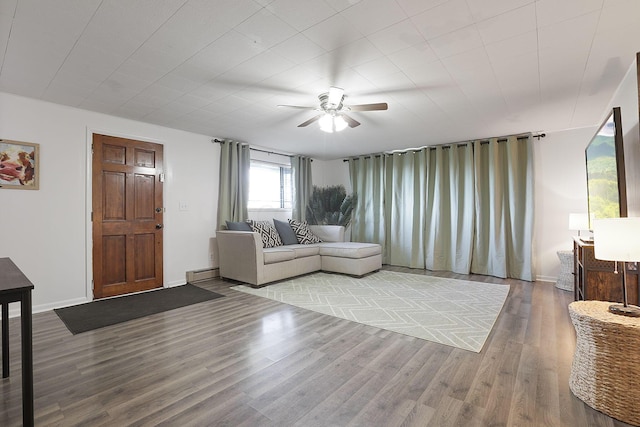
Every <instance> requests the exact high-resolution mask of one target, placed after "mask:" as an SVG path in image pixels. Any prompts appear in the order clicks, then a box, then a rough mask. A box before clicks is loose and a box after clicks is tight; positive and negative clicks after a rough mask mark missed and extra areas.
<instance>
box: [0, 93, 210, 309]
mask: <svg viewBox="0 0 640 427" xmlns="http://www.w3.org/2000/svg"><path fill="white" fill-rule="evenodd" d="M92 131H95V132H100V133H106V134H110V135H115V136H123V137H128V138H133V139H140V140H146V141H152V142H157V143H160V144H163V145H164V167H165V173H166V181H165V184H164V205H165V208H166V213H165V215H164V225H165V227H164V284H165V286H173V285H178V284H182V283H184V282H185V272H186V271H188V270H193V269H200V268H206V267H209V266H212V265H213V261H212V259H211V257H212V255H211V254H212V253H213V248H212V247H211V237H213V236H214V235H215V229H216V205H217V199H218V185H217V182H218V175H219V172H218V168H219V159H220V148H219V147H218V145H217V144H212V143H211V138H210V137H208V136H204V135H197V134H193V133H188V132H183V131H179V130H175V129H168V128H163V127H160V126H154V125H150V124H145V123H141V122H135V121H131V120H125V119H121V118H117V117H111V116H107V115H104V114H99V113H93V112H88V111H84V110H79V109H74V108H69V107H64V106H60V105H56V104H51V103H46V102H41V101H36V100H32V99H28V98H23V97H18V96H14V95H10V94H6V93H0V138H3V139H10V140H18V141H26V142H33V143H38V144H40V190H35V191H25V190H6V189H0V225H1V226H2V238H1V242H2V244H0V257H10V258H11V259H12V260H13V261H14V262H15V263H16V264H17V265H18V267H20V268H21V269H22V271H23V272H24V273H25V274H26V275H27V277H29V279H30V280H31V281H32V282H33V284H34V286H35V289H34V292H33V305H34V311H36V312H37V311H43V310H47V309H51V308H55V307H61V306H64V305H69V304H75V303H79V302H85V301H87V300H90V299H91V298H92V297H91V291H90V280H91V277H92V272H91V240H90V236H91V233H90V230H91V225H90V221H89V214H90V210H91V204H90V201H91V200H90V197H91V193H90V191H88V189H90V187H88V183H89V182H90V167H91V162H90V158H89V152H90V149H89V147H90V144H91V142H90V135H91V132H92ZM180 202H185V203H186V205H187V210H183V211H180V210H179V203H180ZM16 310H17V309H16ZM13 312H14V311H13V307H12V313H13Z"/></svg>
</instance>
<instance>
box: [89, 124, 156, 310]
mask: <svg viewBox="0 0 640 427" xmlns="http://www.w3.org/2000/svg"><path fill="white" fill-rule="evenodd" d="M162 148H163V147H162V145H160V144H154V143H150V142H143V141H135V140H132V139H124V138H116V137H113V136H106V135H98V134H94V135H93V163H92V164H93V190H92V193H93V211H92V218H93V296H94V298H104V297H110V296H114V295H122V294H128V293H132V292H139V291H145V290H149V289H154V288H159V287H162V284H163V280H162V227H163V223H162V214H163V208H162V179H161V176H162V172H163V171H162Z"/></svg>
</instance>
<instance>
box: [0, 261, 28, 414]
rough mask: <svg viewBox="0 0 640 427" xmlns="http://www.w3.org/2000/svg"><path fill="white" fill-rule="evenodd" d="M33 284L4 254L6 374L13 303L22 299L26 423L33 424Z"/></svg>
mask: <svg viewBox="0 0 640 427" xmlns="http://www.w3.org/2000/svg"><path fill="white" fill-rule="evenodd" d="M32 289H33V284H32V283H31V282H30V281H29V279H27V277H26V276H25V275H24V274H23V273H22V271H20V269H19V268H18V267H16V265H15V264H14V263H13V261H11V259H9V258H0V304H2V378H7V377H8V376H9V303H10V302H20V323H21V335H22V424H23V425H24V426H33V423H34V416H33V338H32V323H31V322H32V319H31V316H32V314H31V290H32Z"/></svg>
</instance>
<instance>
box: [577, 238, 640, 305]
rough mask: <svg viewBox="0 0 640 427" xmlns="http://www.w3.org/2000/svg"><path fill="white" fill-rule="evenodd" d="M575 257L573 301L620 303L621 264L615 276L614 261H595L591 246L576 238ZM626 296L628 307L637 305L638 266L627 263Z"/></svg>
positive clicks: (591, 244)
mask: <svg viewBox="0 0 640 427" xmlns="http://www.w3.org/2000/svg"><path fill="white" fill-rule="evenodd" d="M573 254H574V257H575V258H574V263H573V265H574V268H575V271H574V273H575V275H574V300H576V301H581V300H597V301H614V302H622V263H618V274H616V273H614V264H615V263H614V262H613V261H602V260H599V259H596V257H595V253H594V246H593V243H586V242H583V241H582V240H580V239H579V238H577V237H575V238H574V240H573ZM626 265H627V294H628V300H629V304H633V305H638V303H639V302H640V301H639V298H638V297H639V295H640V293H639V289H638V288H639V286H638V285H639V283H638V270H637V269H638V264H636V263H631V262H628V263H626Z"/></svg>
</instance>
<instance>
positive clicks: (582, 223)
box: [569, 213, 589, 237]
mask: <svg viewBox="0 0 640 427" xmlns="http://www.w3.org/2000/svg"><path fill="white" fill-rule="evenodd" d="M588 229H589V215H588V214H586V213H570V214H569V230H578V237H580V231H582V230H588Z"/></svg>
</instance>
